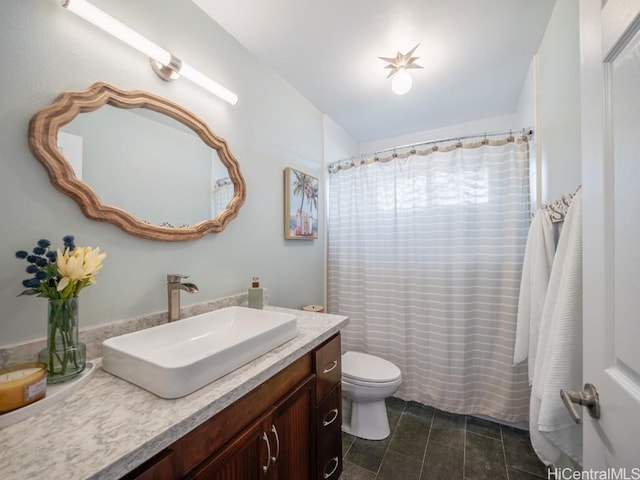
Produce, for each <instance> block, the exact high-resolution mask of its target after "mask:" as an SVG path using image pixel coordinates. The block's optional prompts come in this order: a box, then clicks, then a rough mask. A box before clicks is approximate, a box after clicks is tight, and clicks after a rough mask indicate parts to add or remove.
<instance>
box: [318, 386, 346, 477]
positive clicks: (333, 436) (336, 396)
mask: <svg viewBox="0 0 640 480" xmlns="http://www.w3.org/2000/svg"><path fill="white" fill-rule="evenodd" d="M316 432H317V434H318V446H317V449H318V450H317V451H318V458H317V478H319V479H324V478H327V479H331V478H334V479H337V478H338V477H339V476H340V472H341V471H342V388H341V386H340V384H338V385H336V386H335V387H334V388H333V390H331V392H329V394H328V395H327V397H326V398H325V399H324V401H323V402H322V403H321V404H320V405H319V406H318V407H317V409H316ZM325 475H328V476H327V477H325Z"/></svg>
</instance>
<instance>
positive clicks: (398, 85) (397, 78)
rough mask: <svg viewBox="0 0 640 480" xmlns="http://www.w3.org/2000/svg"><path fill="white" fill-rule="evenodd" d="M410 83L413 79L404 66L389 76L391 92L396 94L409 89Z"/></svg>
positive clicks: (402, 93) (401, 93) (403, 92)
mask: <svg viewBox="0 0 640 480" xmlns="http://www.w3.org/2000/svg"><path fill="white" fill-rule="evenodd" d="M412 84H413V80H412V78H411V75H409V74H408V73H407V71H406V70H405V69H404V68H401V69H400V70H398V73H396V74H395V75H394V76H393V77H392V78H391V90H393V93H395V94H396V95H404V94H405V93H407V92H408V91H409V90H411V85H412Z"/></svg>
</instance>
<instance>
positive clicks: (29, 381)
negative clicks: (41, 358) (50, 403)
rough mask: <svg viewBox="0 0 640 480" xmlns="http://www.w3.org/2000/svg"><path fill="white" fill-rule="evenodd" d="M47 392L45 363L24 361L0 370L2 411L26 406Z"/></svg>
mask: <svg viewBox="0 0 640 480" xmlns="http://www.w3.org/2000/svg"><path fill="white" fill-rule="evenodd" d="M46 393H47V365H46V364H45V363H23V364H21V365H15V366H13V367H9V368H4V369H1V370H0V413H5V412H9V411H11V410H15V409H16V408H20V407H24V406H25V405H28V404H30V403H33V402H35V401H36V400H40V399H41V398H44V396H45V395H46Z"/></svg>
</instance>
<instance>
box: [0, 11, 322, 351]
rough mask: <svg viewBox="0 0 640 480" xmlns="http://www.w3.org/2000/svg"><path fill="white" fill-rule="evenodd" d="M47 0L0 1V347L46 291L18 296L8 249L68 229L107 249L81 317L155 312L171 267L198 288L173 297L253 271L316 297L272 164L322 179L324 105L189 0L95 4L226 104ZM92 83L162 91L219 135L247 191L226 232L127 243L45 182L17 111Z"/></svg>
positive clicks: (21, 330) (16, 264) (32, 326)
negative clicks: (198, 74) (286, 227)
mask: <svg viewBox="0 0 640 480" xmlns="http://www.w3.org/2000/svg"><path fill="white" fill-rule="evenodd" d="M59 3H60V2H58V1H57V0H21V1H19V2H5V4H3V11H2V15H1V16H0V63H2V65H3V72H2V75H1V76H0V145H2V148H1V149H0V165H1V168H2V174H1V175H0V202H1V205H2V208H1V209H0V225H1V227H0V228H2V235H1V236H0V346H6V345H10V344H13V343H16V342H20V341H23V340H28V339H33V338H39V337H43V336H44V335H45V318H46V301H45V300H44V299H39V298H33V297H16V295H17V294H18V293H19V292H20V291H22V287H21V281H22V280H23V279H24V278H26V277H27V276H28V275H27V274H25V273H24V268H25V267H26V262H25V261H24V260H18V259H16V258H15V257H14V252H15V251H16V250H20V249H26V248H31V247H33V246H34V245H35V242H36V241H37V240H38V239H40V238H48V239H49V240H51V241H52V242H54V245H61V243H62V241H61V238H62V237H63V236H64V235H66V234H73V235H75V236H76V239H77V243H78V245H91V246H94V247H95V246H99V247H100V248H101V249H102V250H103V251H105V252H107V254H108V257H107V259H106V261H105V267H104V269H103V271H101V272H100V273H99V274H98V277H97V280H98V284H97V285H95V286H92V287H89V288H87V289H86V290H85V291H84V292H83V293H82V294H81V300H80V301H81V319H82V326H84V327H86V326H90V325H96V324H101V323H107V322H110V321H114V320H119V319H122V318H128V317H132V316H136V315H140V314H144V313H149V312H154V311H162V310H165V309H166V287H165V275H166V274H167V273H173V272H175V273H184V274H189V275H191V279H190V280H192V281H193V282H194V283H196V284H197V285H198V286H199V287H200V293H198V294H195V295H188V294H183V296H182V301H183V303H184V304H191V303H198V302H202V301H205V300H210V299H214V298H220V297H223V296H227V295H230V294H235V293H239V292H242V291H244V290H245V289H246V288H247V287H248V284H249V281H250V279H251V277H252V276H253V275H258V276H260V277H261V280H262V282H261V283H262V284H263V285H264V286H265V287H266V288H267V289H268V290H269V300H270V303H271V304H276V305H282V306H290V307H300V306H302V305H305V304H310V303H321V302H322V301H323V298H322V296H323V269H324V264H323V251H324V240H323V238H322V236H321V238H319V239H318V240H314V241H285V240H284V239H283V208H284V207H283V169H284V168H285V167H287V166H291V167H295V168H297V169H299V170H302V171H304V172H306V173H309V174H311V175H314V176H317V177H321V176H322V172H323V168H322V161H323V158H322V154H323V137H322V136H323V115H322V114H321V113H320V112H319V111H318V110H317V109H316V108H314V107H313V106H312V105H311V104H310V103H309V102H308V101H307V100H306V99H305V98H303V97H302V96H301V95H299V94H298V93H297V92H296V91H295V90H293V89H292V88H291V87H290V86H289V85H288V84H287V83H286V82H285V81H283V80H282V79H281V78H280V77H279V76H277V75H276V74H275V73H274V72H273V71H271V70H269V69H267V68H266V67H265V66H264V64H262V63H261V62H259V61H258V60H257V59H256V58H255V57H253V56H252V55H251V54H249V53H248V52H247V51H246V50H245V49H244V48H243V47H242V46H241V45H240V44H239V43H238V42H236V41H235V40H234V39H233V38H231V37H230V36H229V35H228V34H227V33H226V32H225V31H224V30H222V29H221V28H220V27H219V26H218V25H217V24H216V23H215V22H213V21H211V20H210V19H208V18H207V17H206V16H205V15H203V14H202V12H201V11H200V10H199V9H198V8H197V7H196V6H195V5H194V4H193V3H192V2H189V1H182V2H176V1H174V0H137V1H135V2H132V1H130V0H94V2H93V3H94V4H95V5H96V6H98V7H99V8H102V9H104V10H106V11H108V12H109V13H110V14H111V15H113V16H114V17H116V18H118V19H120V20H121V21H122V22H124V23H125V24H127V25H129V26H131V27H132V28H135V29H137V30H138V31H140V33H142V34H143V35H145V36H147V37H148V38H150V39H152V40H153V41H155V42H156V43H158V44H160V45H162V46H164V47H166V48H168V49H170V50H171V51H172V52H174V54H176V55H177V56H181V57H183V58H184V59H185V60H186V61H188V62H189V63H191V64H192V65H194V66H195V67H196V68H198V69H200V70H201V71H203V72H204V73H206V74H208V75H210V76H211V77H212V78H214V79H216V80H217V81H219V82H220V83H222V84H223V85H225V86H227V87H228V88H230V89H232V90H234V91H235V92H237V93H238V95H239V96H240V102H239V103H238V105H236V106H235V107H231V106H229V105H227V104H226V103H224V102H222V101H221V100H219V99H217V98H216V97H214V96H212V95H211V94H209V93H207V92H206V91H204V90H202V89H200V87H198V86H196V85H195V84H193V83H191V82H189V81H187V80H179V81H176V82H172V83H166V82H163V81H162V80H160V79H159V78H158V77H157V76H156V75H155V74H154V73H153V72H152V70H151V68H150V67H149V61H148V59H147V58H145V57H144V56H143V55H141V54H140V53H138V52H137V51H135V50H133V49H131V48H130V47H128V46H127V45H125V44H123V43H121V42H120V41H118V40H116V39H114V38H113V37H111V36H109V35H107V34H105V33H104V32H102V31H100V30H98V29H96V28H95V27H93V26H92V25H90V24H88V23H87V22H85V21H84V20H82V19H80V18H79V17H77V16H75V15H73V14H72V13H70V12H68V11H66V10H65V9H63V8H62V7H60V5H59ZM97 81H104V82H108V83H112V84H114V85H116V86H118V87H120V88H124V89H142V90H148V91H151V92H153V93H156V94H159V95H162V96H165V97H167V98H169V99H171V100H173V101H175V102H178V103H180V104H182V105H184V106H185V107H187V108H188V109H190V110H192V111H193V112H194V113H195V114H196V115H198V116H200V117H201V118H203V119H204V120H205V121H206V122H207V123H208V124H209V126H210V127H211V128H212V130H213V131H214V132H215V133H216V134H218V135H220V136H221V137H223V138H225V139H226V140H227V142H228V144H229V146H230V149H231V151H232V153H233V154H234V156H235V157H236V158H237V159H238V161H239V163H240V165H241V169H242V173H243V175H244V177H245V180H246V184H247V198H246V202H245V205H244V206H243V207H242V208H241V210H240V213H239V216H238V217H237V218H236V219H235V220H233V221H232V222H231V223H230V224H229V225H228V226H227V228H226V230H225V231H224V232H222V233H219V234H211V235H208V236H206V237H204V238H202V239H199V240H195V241H191V242H178V243H166V242H155V241H150V240H144V239H139V238H136V237H133V236H130V235H128V234H126V233H124V232H123V231H121V230H120V229H118V228H117V227H115V226H113V225H111V224H108V223H101V222H95V221H91V220H88V219H87V218H85V217H84V216H83V215H82V213H81V211H80V209H79V208H78V206H77V205H76V204H75V202H74V201H73V200H72V199H71V198H69V197H67V196H65V195H63V194H62V193H60V192H58V191H57V190H55V189H54V188H53V187H52V186H51V184H50V182H49V179H48V177H47V175H46V173H45V170H44V169H43V168H42V166H41V165H40V164H39V163H38V162H37V161H36V160H35V159H34V157H33V156H32V155H31V153H30V152H29V149H28V146H27V128H28V123H29V119H30V118H31V116H32V115H33V114H34V113H35V112H36V111H38V110H39V109H41V108H43V107H45V106H47V105H49V104H50V103H51V102H52V101H53V100H54V98H55V97H56V96H57V95H58V94H59V93H60V92H63V91H69V90H83V89H85V88H87V87H89V86H90V85H91V84H93V83H94V82H97ZM321 209H322V210H324V208H323V206H321ZM323 213H324V212H323V211H321V212H320V215H321V218H323V217H322V215H323ZM320 229H321V231H323V230H324V229H325V226H324V223H322V224H321V225H320Z"/></svg>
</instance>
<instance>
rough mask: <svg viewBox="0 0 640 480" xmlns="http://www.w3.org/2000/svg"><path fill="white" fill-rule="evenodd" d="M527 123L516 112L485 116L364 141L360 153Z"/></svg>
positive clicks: (515, 127)
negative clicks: (522, 121) (521, 122)
mask: <svg viewBox="0 0 640 480" xmlns="http://www.w3.org/2000/svg"><path fill="white" fill-rule="evenodd" d="M521 127H525V125H519V124H518V115H517V114H516V113H513V114H509V115H501V116H497V117H490V118H483V119H480V120H477V121H473V122H466V123H458V124H456V125H447V126H444V127H441V128H435V129H432V130H423V131H420V132H415V133H412V134H409V135H402V136H398V137H391V138H384V139H380V140H375V141H372V142H364V143H361V144H360V153H362V154H367V153H373V152H376V151H378V150H384V149H387V148H394V147H399V146H402V145H410V144H413V143H420V142H428V141H432V140H439V139H449V138H456V137H458V136H465V135H477V134H480V133H485V132H487V133H490V132H496V131H505V130H507V131H508V130H509V129H511V128H513V129H514V133H517V131H518V129H519V128H521Z"/></svg>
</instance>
